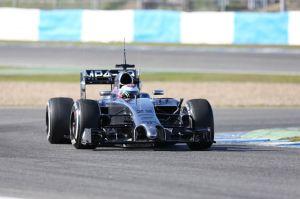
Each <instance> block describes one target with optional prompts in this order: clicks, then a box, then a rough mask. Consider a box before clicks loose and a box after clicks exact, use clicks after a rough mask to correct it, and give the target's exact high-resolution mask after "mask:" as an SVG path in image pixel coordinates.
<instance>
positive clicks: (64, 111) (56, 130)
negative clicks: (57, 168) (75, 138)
mask: <svg viewBox="0 0 300 199" xmlns="http://www.w3.org/2000/svg"><path fill="white" fill-rule="evenodd" d="M72 106H73V99H71V98H63V97H59V98H51V99H49V100H48V103H47V106H46V133H47V139H48V141H49V142H50V143H51V144H64V143H69V142H70V139H69V138H68V137H69V134H70V129H69V121H70V114H71V109H72Z"/></svg>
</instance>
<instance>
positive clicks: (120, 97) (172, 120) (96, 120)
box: [46, 59, 214, 150]
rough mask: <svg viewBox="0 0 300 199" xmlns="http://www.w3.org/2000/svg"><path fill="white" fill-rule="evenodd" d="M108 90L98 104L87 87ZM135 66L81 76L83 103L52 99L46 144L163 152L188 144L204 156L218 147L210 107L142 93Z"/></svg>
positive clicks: (204, 102)
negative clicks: (100, 86)
mask: <svg viewBox="0 0 300 199" xmlns="http://www.w3.org/2000/svg"><path fill="white" fill-rule="evenodd" d="M89 84H108V85H110V90H109V91H101V92H100V96H101V98H100V99H99V100H90V99H86V85H89ZM140 89H141V82H140V77H139V73H138V71H137V70H135V69H134V65H129V64H126V59H125V63H124V64H120V65H116V69H112V70H85V71H83V72H81V74H80V90H81V99H79V100H77V101H75V102H74V101H73V99H71V98H62V97H59V98H51V99H50V100H49V101H48V103H47V107H46V127H47V138H48V141H49V142H50V143H51V144H59V143H68V142H70V141H71V143H72V145H73V146H74V147H75V148H77V149H94V148H96V147H101V146H114V145H121V146H127V145H128V146H130V145H139V146H140V145H142V146H144V145H151V146H156V147H164V146H168V145H172V144H176V143H187V145H188V146H189V148H190V149H191V150H205V149H208V148H210V147H211V145H212V144H213V143H214V119H213V112H212V108H211V106H210V104H209V102H208V101H207V100H205V99H192V100H188V101H187V102H186V105H185V106H182V102H183V99H180V100H176V99H173V98H157V97H155V96H157V95H163V94H164V92H163V90H154V91H153V95H154V96H152V97H151V96H150V95H149V94H148V93H143V92H140Z"/></svg>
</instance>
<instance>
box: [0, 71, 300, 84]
mask: <svg viewBox="0 0 300 199" xmlns="http://www.w3.org/2000/svg"><path fill="white" fill-rule="evenodd" d="M141 79H142V81H162V82H170V81H171V82H172V81H181V82H265V83H300V76H299V75H256V74H221V73H167V72H163V73H144V74H142V75H141ZM0 81H2V82H3V81H18V82H21V81H22V82H24V81H25V82H79V74H64V75H55V74H41V75H37V74H36V75H0Z"/></svg>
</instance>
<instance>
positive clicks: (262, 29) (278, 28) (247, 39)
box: [234, 13, 288, 44]
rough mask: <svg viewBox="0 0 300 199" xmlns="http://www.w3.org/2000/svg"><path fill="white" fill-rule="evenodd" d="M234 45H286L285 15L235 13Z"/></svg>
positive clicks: (286, 21) (286, 15) (286, 24)
mask: <svg viewBox="0 0 300 199" xmlns="http://www.w3.org/2000/svg"><path fill="white" fill-rule="evenodd" d="M234 43H235V44H288V14H287V13H235V18H234Z"/></svg>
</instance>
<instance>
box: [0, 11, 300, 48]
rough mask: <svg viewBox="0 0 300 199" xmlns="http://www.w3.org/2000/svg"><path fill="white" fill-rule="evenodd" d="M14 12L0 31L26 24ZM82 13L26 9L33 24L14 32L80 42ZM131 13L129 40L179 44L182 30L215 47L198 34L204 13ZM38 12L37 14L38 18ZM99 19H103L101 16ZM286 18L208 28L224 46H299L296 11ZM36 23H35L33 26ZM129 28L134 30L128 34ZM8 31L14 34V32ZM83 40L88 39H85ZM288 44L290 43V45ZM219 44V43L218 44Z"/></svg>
mask: <svg viewBox="0 0 300 199" xmlns="http://www.w3.org/2000/svg"><path fill="white" fill-rule="evenodd" d="M16 11H18V9H17V8H16V9H11V8H7V9H6V8H3V9H0V12H2V14H3V13H4V14H6V15H7V20H9V18H10V17H11V18H12V21H11V24H10V23H7V22H5V23H2V24H0V26H1V27H0V28H1V29H9V28H10V29H11V28H12V27H22V25H23V24H25V25H26V24H28V19H27V18H24V21H22V20H20V19H22V18H20V17H19V20H13V19H14V17H12V15H13V14H15V13H16ZM23 11H24V10H22V9H20V13H22V12H23ZM84 12H86V10H40V12H36V11H35V10H31V11H30V10H29V11H27V12H26V13H27V14H26V15H24V16H27V15H28V13H29V14H30V15H29V16H31V17H33V19H34V20H35V21H36V23H35V25H34V26H33V27H29V28H27V29H26V28H25V29H24V32H22V31H23V30H22V29H18V30H17V32H18V34H20V35H21V34H26V35H29V36H28V37H27V40H32V41H36V40H39V41H82V38H81V36H82V32H83V33H86V32H93V31H94V27H93V26H85V24H83V23H86V22H89V21H85V22H83V21H82V18H83V15H84ZM95 12H97V11H95ZM133 12H134V14H132V12H130V13H131V14H130V17H128V18H126V20H125V21H123V22H122V23H125V27H128V28H129V29H130V31H129V32H130V33H129V36H128V35H127V36H128V37H130V41H134V42H161V43H169V42H171V43H180V42H181V41H182V38H181V37H182V35H181V32H182V30H181V29H182V28H187V30H185V31H183V32H184V33H185V35H184V37H187V38H189V37H191V38H194V43H197V41H200V42H203V43H206V42H207V43H212V44H216V41H214V39H213V37H212V38H211V39H210V41H206V40H205V38H206V37H205V34H206V36H207V34H209V33H207V32H205V31H203V34H204V36H203V35H201V28H205V26H206V27H208V24H209V23H206V20H207V21H208V22H209V20H210V19H209V18H208V19H206V18H207V17H206V16H207V15H205V14H204V15H195V16H197V18H196V19H195V20H193V21H188V20H181V17H182V16H183V12H179V11H167V10H135V11H133ZM10 13H11V15H10ZM38 13H40V14H39V15H38ZM102 13H103V12H102ZM0 14H1V13H0ZM23 14H24V13H23ZM99 14H101V11H99ZM211 14H212V15H220V13H218V12H215V13H211ZM222 14H223V13H222ZM296 14H297V15H296ZM212 15H211V16H212ZM103 16H104V17H105V15H103ZM220 16H221V15H220ZM289 16H291V14H289V13H288V12H286V13H244V12H234V14H233V15H232V14H230V18H228V20H226V21H225V23H222V24H220V23H219V24H211V26H212V27H214V26H216V25H218V26H220V27H221V28H222V30H223V29H224V33H225V32H226V33H227V34H229V35H227V37H228V38H230V41H229V42H227V43H231V41H232V40H231V39H232V38H233V42H232V43H233V44H272V45H276V44H281V45H287V44H294V45H295V44H298V45H299V41H300V35H299V38H298V31H299V26H300V25H299V24H298V21H299V22H300V12H297V13H296V12H295V13H293V15H292V16H293V18H291V19H292V20H291V19H289ZM100 17H101V15H100ZM218 17H219V16H218ZM38 20H39V21H40V22H39V24H37V21H38ZM90 20H93V19H90ZM95 20H96V19H95ZM289 20H290V21H289ZM93 23H94V24H97V25H98V26H99V27H97V29H98V31H99V30H101V28H102V25H103V24H101V23H102V22H99V23H97V21H94V22H93ZM105 24H106V26H109V23H105ZM114 25H115V24H112V27H114ZM196 26H197V28H198V31H194V27H196ZM233 26H234V28H233ZM289 27H290V28H289ZM209 28H210V27H208V30H209V31H216V30H215V29H214V28H211V29H209ZM132 29H134V30H133V31H131V30H132ZM11 30H12V31H16V30H14V29H11ZM25 30H26V31H27V32H26V31H25ZM218 30H219V29H218ZM28 31H29V32H28ZM30 31H31V32H30ZM114 31H115V32H114ZM289 31H290V32H289ZM37 32H38V33H39V38H37ZM111 34H115V35H122V34H123V33H122V30H120V29H118V28H112V32H111ZM214 34H216V32H212V35H214ZM217 34H223V33H222V31H218V33H217ZM291 35H292V36H291ZM289 36H290V38H289ZM1 37H2V38H1ZM198 37H199V38H198ZM201 37H204V39H201ZM7 38H12V37H10V32H9V31H6V32H3V33H2V34H0V40H1V39H3V40H6V39H7ZM13 39H14V38H13ZM85 39H86V40H88V38H85ZM206 39H207V38H206ZM216 39H217V38H216ZM16 40H17V39H16ZM116 40H118V39H116ZM122 40H123V38H120V40H119V41H120V42H121V41H122ZM207 40H209V39H207ZM97 41H99V42H107V39H105V38H103V39H102V38H101V37H99V38H98V40H97ZM291 41H293V42H292V43H291ZM219 42H220V43H221V44H222V41H219Z"/></svg>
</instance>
